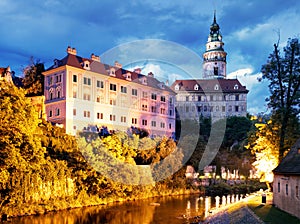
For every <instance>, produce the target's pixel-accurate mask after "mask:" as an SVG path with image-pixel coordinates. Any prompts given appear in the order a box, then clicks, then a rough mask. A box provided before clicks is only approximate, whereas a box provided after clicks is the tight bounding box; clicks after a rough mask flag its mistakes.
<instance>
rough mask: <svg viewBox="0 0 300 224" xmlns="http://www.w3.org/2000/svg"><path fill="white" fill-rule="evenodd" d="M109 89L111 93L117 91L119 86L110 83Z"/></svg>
mask: <svg viewBox="0 0 300 224" xmlns="http://www.w3.org/2000/svg"><path fill="white" fill-rule="evenodd" d="M109 89H110V90H111V91H117V85H116V84H112V83H110V85H109Z"/></svg>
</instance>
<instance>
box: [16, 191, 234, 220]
mask: <svg viewBox="0 0 300 224" xmlns="http://www.w3.org/2000/svg"><path fill="white" fill-rule="evenodd" d="M238 198H239V197H238V196H234V195H230V196H227V197H225V196H223V197H222V198H219V197H217V198H216V197H202V196H199V195H196V194H195V195H181V196H166V197H155V198H149V199H143V200H136V201H127V202H116V203H110V204H107V205H100V206H91V207H84V208H77V209H70V210H63V211H58V212H51V213H47V214H44V215H36V216H27V217H20V218H14V219H12V220H11V222H10V223H14V224H40V223H43V224H91V223H95V224H96V223H97V224H99V223H109V224H126V223H134V224H148V223H149V224H150V223H155V224H157V223H158V224H159V223H164V224H165V223H172V224H176V223H178V224H181V223H191V222H193V221H195V217H197V220H198V221H199V220H203V219H204V218H205V217H206V216H207V215H209V211H210V210H211V209H212V208H214V207H216V206H217V207H219V206H223V205H225V204H226V201H227V202H229V203H230V201H231V202H233V201H235V200H238Z"/></svg>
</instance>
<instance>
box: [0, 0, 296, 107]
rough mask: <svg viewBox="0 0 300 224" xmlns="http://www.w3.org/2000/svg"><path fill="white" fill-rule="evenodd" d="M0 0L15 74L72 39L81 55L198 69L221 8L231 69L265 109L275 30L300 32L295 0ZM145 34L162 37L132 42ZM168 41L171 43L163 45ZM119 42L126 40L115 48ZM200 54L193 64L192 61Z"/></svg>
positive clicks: (5, 61) (1, 58)
mask: <svg viewBox="0 0 300 224" xmlns="http://www.w3.org/2000/svg"><path fill="white" fill-rule="evenodd" d="M0 8H1V10H0V18H1V20H0V33H1V36H0V62H1V63H0V67H6V66H8V65H10V66H11V68H12V70H14V71H15V72H16V74H18V75H20V74H22V68H23V67H25V66H26V65H28V63H29V58H30V57H31V56H33V57H34V58H35V59H40V60H41V61H42V62H44V63H45V65H46V67H49V66H50V65H51V63H52V62H53V60H54V59H55V58H58V59H61V58H63V57H64V56H65V55H66V48H67V46H68V45H70V46H71V47H75V48H76V49H77V52H78V54H79V55H80V56H83V57H89V56H90V55H91V53H95V54H98V55H100V56H103V59H105V58H110V57H108V56H107V52H113V53H114V54H116V60H119V62H120V63H122V64H123V65H125V66H126V65H127V67H130V66H137V65H139V63H140V65H142V66H143V71H144V72H148V71H150V70H153V72H154V73H156V75H157V77H159V78H161V79H162V80H164V81H166V80H169V82H172V81H173V80H174V78H183V77H185V76H186V74H184V73H182V72H181V71H180V69H182V68H183V67H184V69H187V68H190V70H189V69H187V70H188V72H192V73H193V71H194V73H195V74H196V73H198V72H195V71H196V70H197V69H199V68H201V63H202V61H201V57H202V53H203V52H204V51H205V43H206V41H207V36H208V33H209V26H210V24H211V23H212V19H213V11H214V10H215V9H216V10H217V22H218V23H219V25H220V28H221V33H222V35H223V41H224V43H225V50H226V51H227V53H228V57H227V74H228V77H234V78H235V77H238V78H239V79H240V81H241V82H242V84H243V85H246V86H247V88H248V89H249V90H250V92H249V95H248V102H249V103H248V110H249V112H251V113H254V112H262V111H266V108H265V107H264V104H265V103H264V98H265V96H267V95H268V92H267V88H266V85H267V83H258V82H257V77H259V76H260V74H259V73H260V68H261V66H262V64H264V63H266V60H267V58H268V55H269V54H270V53H271V52H272V50H273V44H274V43H275V42H277V41H278V33H279V32H280V40H279V41H280V45H281V46H282V47H283V46H285V45H286V42H287V40H288V38H291V37H299V33H300V29H299V21H300V1H298V0H288V1H287V0H263V1H262V0H214V1H213V0H186V1H182V0H172V1H168V0H166V1H161V0H143V1H142V0H131V1H113V0H94V1H92V0H86V1H78V0H71V1H69V0H68V1H67V0H45V1H39V0H28V1H23V0H14V1H10V0H0ZM147 39H156V40H162V41H161V42H155V43H156V47H153V46H146V45H147V44H149V42H147V41H146V42H144V45H142V46H140V47H136V48H135V47H134V46H135V45H134V42H133V41H143V40H147ZM165 43H171V44H169V45H168V44H167V45H168V46H172V45H173V46H174V47H171V48H167V47H161V46H160V45H161V44H165ZM124 44H125V45H124ZM119 45H124V46H125V48H124V49H121V50H120V49H119V50H118V51H116V52H115V51H114V50H113V51H111V49H116V47H118V46H119ZM126 47H127V48H126ZM128 48H130V49H128ZM147 48H148V49H147ZM185 50H187V51H190V52H189V53H188V55H187V52H185ZM150 51H151V53H149V52H150ZM147 53H149V54H147ZM166 53H167V56H166V55H165V54H166ZM193 54H194V55H193ZM154 55H155V56H154ZM195 55H196V56H195ZM197 55H198V56H197ZM189 56H191V57H192V59H190V58H189ZM197 57H198V58H197ZM110 59H111V58H110ZM150 59H155V60H154V61H153V60H150ZM197 59H199V64H197V65H196V66H195V64H194V63H193V62H192V63H191V61H193V60H197ZM111 60H113V59H111ZM145 61H146V62H145ZM159 61H160V62H163V63H159ZM105 62H107V63H112V61H105ZM129 62H131V63H132V65H128V63H129ZM172 65H173V68H172ZM174 66H175V67H179V70H176V68H174ZM192 67H193V68H192ZM200 73H201V72H199V78H200ZM245 74H246V75H245ZM193 77H197V75H193Z"/></svg>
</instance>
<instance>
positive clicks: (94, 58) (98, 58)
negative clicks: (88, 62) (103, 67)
mask: <svg viewBox="0 0 300 224" xmlns="http://www.w3.org/2000/svg"><path fill="white" fill-rule="evenodd" d="M91 59H92V60H93V61H98V62H100V57H99V56H98V55H95V54H91Z"/></svg>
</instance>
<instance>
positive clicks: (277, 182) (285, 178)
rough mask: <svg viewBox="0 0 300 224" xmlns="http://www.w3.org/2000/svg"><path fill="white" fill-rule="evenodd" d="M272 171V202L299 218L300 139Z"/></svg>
mask: <svg viewBox="0 0 300 224" xmlns="http://www.w3.org/2000/svg"><path fill="white" fill-rule="evenodd" d="M273 173H274V181H273V204H274V205H275V206H276V207H278V208H280V209H281V210H283V211H285V212H288V213H290V214H292V215H294V216H296V217H297V218H299V219H300V139H298V140H297V142H296V143H295V144H294V145H293V146H292V148H291V150H290V151H289V152H288V154H287V155H286V156H285V157H284V158H283V159H282V161H281V163H280V164H279V165H278V166H277V167H276V168H275V169H274V170H273Z"/></svg>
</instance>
